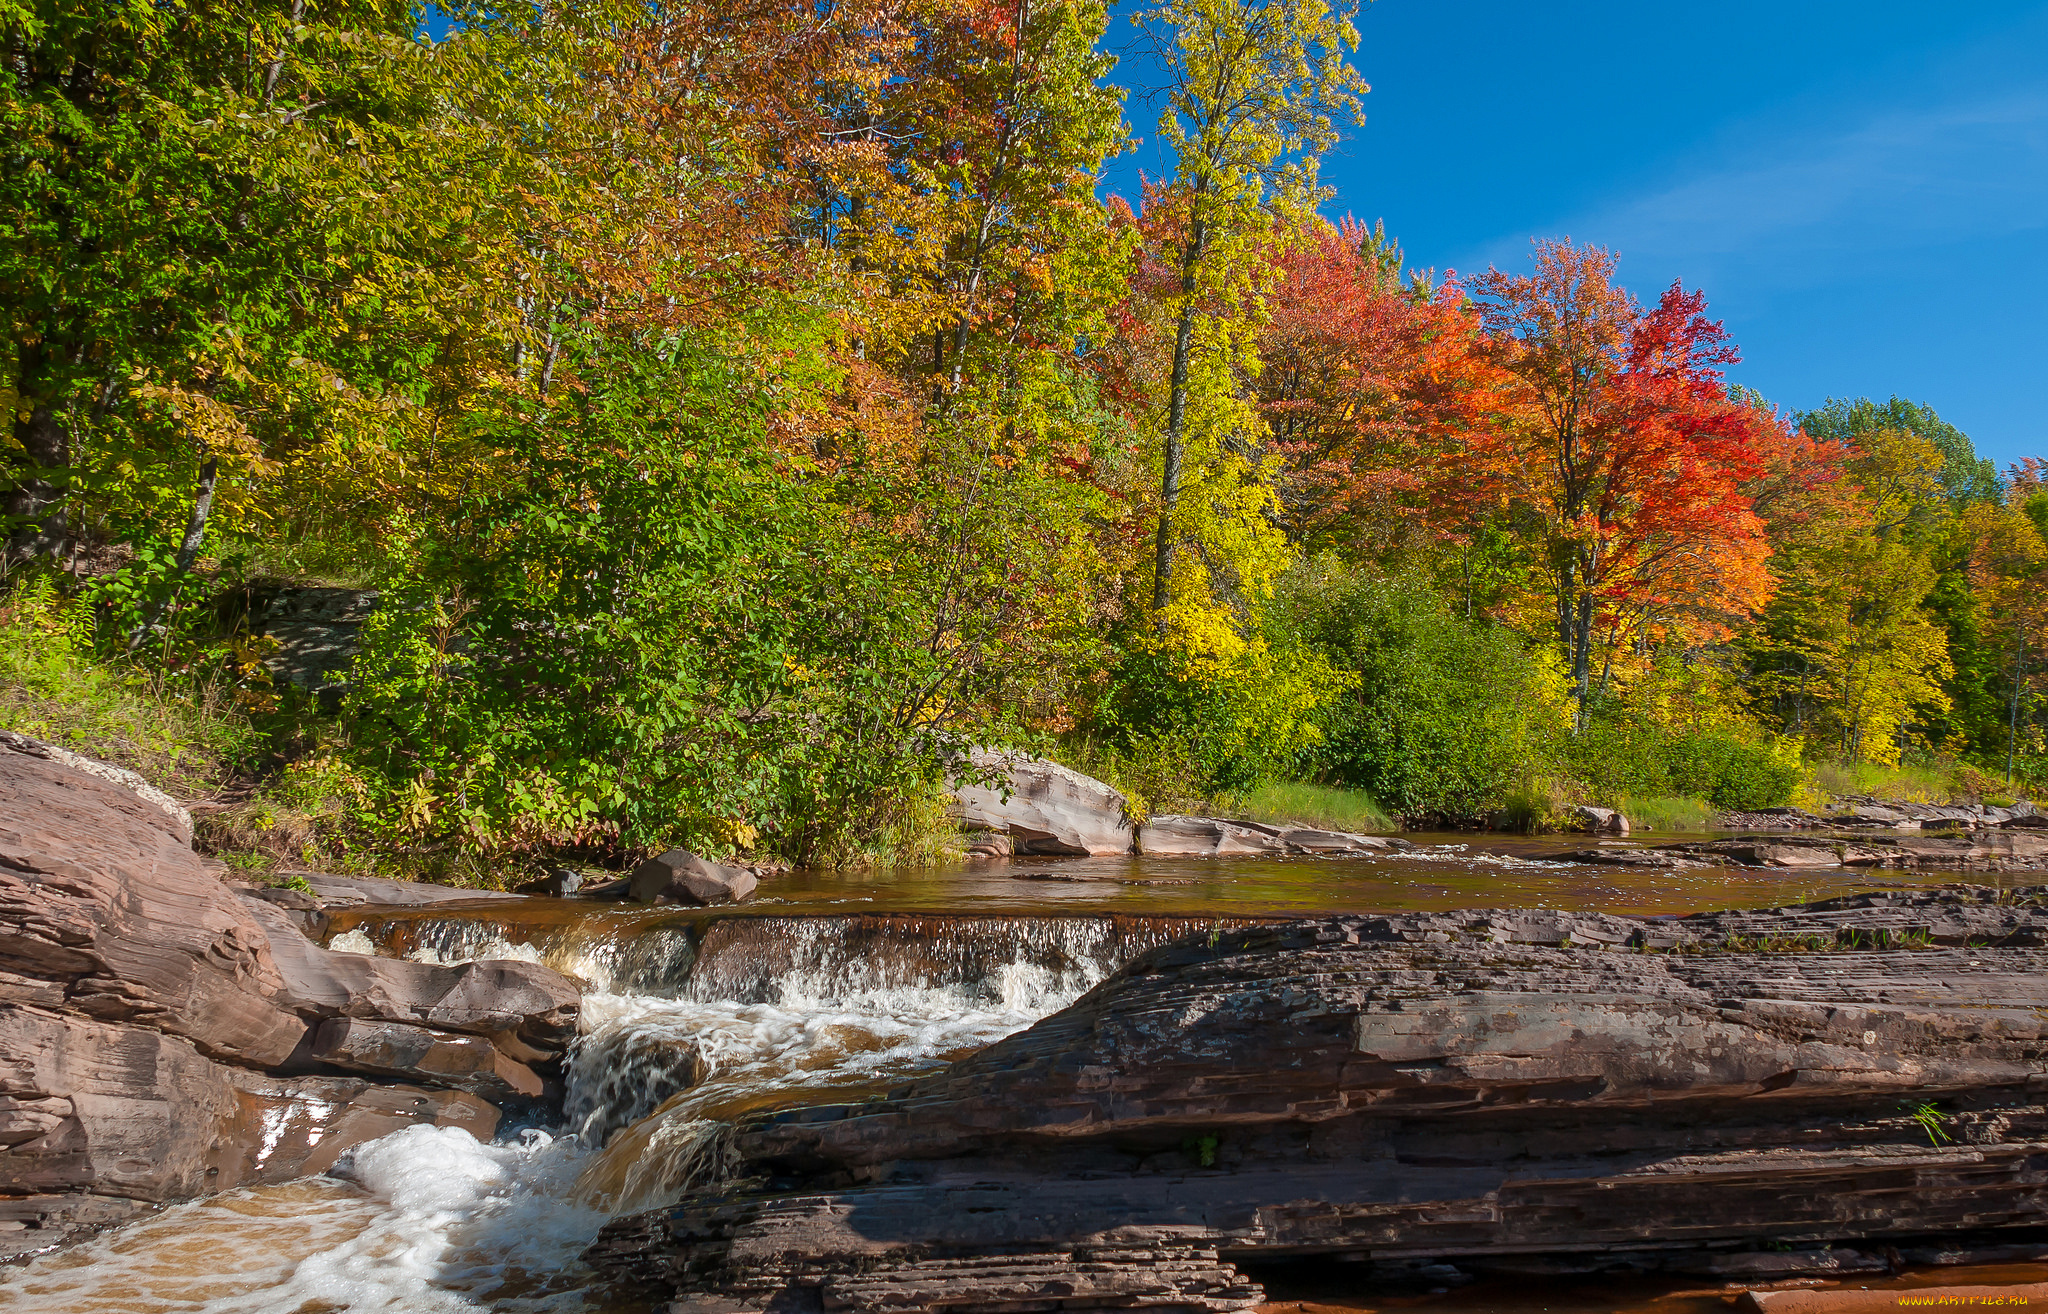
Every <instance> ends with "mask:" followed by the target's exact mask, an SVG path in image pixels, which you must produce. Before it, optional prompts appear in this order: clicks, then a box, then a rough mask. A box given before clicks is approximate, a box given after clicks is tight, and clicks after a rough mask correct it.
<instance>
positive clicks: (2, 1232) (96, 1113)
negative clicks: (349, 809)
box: [0, 740, 581, 1258]
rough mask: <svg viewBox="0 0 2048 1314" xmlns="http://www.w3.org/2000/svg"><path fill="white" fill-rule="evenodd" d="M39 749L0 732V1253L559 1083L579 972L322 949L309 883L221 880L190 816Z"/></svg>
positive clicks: (298, 1168)
mask: <svg viewBox="0 0 2048 1314" xmlns="http://www.w3.org/2000/svg"><path fill="white" fill-rule="evenodd" d="M45 747H46V746H38V745H34V744H32V743H31V744H30V745H28V746H26V747H24V746H22V745H20V744H18V743H16V742H14V741H13V740H9V741H8V742H6V743H0V1258H5V1257H7V1256H11V1255H19V1254H29V1253H34V1252H37V1251H41V1250H46V1249H49V1248H50V1247H52V1246H54V1245H57V1244H60V1243H62V1242H63V1241H65V1240H67V1239H69V1238H71V1237H72V1236H74V1235H76V1234H77V1233H79V1232H81V1231H83V1230H89V1229H92V1228H96V1227H99V1226H103V1225H105V1224H108V1223H112V1222H118V1221H121V1220H123V1219H126V1218H130V1217H133V1216H135V1215H136V1214H139V1213H141V1212H143V1211H145V1210H147V1209H149V1208H150V1207H152V1206H154V1205H157V1204H161V1203H165V1202H167V1201H172V1200H182V1199H190V1198H193V1197H195V1196H202V1195H210V1194H213V1193H215V1192H217V1191H224V1190H228V1189H231V1188H233V1187H236V1186H243V1185H252V1184H257V1183H264V1182H277V1181H285V1180H288V1179H290V1178H293V1177H299V1176H303V1175H306V1174H310V1173H318V1172H322V1171H324V1170H326V1169H327V1168H329V1167H331V1166H333V1165H334V1163H335V1162H336V1160H337V1158H338V1157H339V1156H340V1154H341V1153H342V1152H343V1151H345V1150H347V1149H348V1148H350V1147H351V1146H354V1145H359V1144H361V1143H363V1142H365V1141H369V1140H373V1139H375V1138H377V1137H379V1136H383V1135H386V1134H388V1133H390V1132H393V1131H396V1130H399V1129H400V1128H402V1127H405V1126H409V1125H413V1124H416V1123H421V1122H426V1123H433V1124H436V1125H441V1126H458V1127H462V1128H464V1129H465V1130H468V1131H470V1132H471V1133H473V1134H474V1135H476V1136H478V1137H479V1138H481V1139H488V1138H489V1137H490V1135H491V1133H492V1131H493V1129H494V1128H495V1127H496V1126H497V1123H498V1118H499V1108H498V1107H497V1106H498V1105H500V1104H502V1105H504V1106H506V1107H516V1108H521V1109H527V1108H540V1107H545V1106H546V1105H547V1104H548V1103H549V1102H551V1101H558V1100H559V1097H560V1093H559V1089H557V1087H558V1085H559V1083H558V1081H557V1075H558V1071H559V1065H560V1060H561V1057H562V1054H563V1052H564V1050H565V1049H566V1048H567V1046H568V1044H569V1042H570V1040H572V1039H573V1038H574V1036H575V1034H576V1023H577V1016H578V1011H579V1008H580V1000H581V991H580V989H579V988H578V987H577V986H576V985H575V983H573V982H571V981H570V980H568V979H567V978H566V977H563V976H561V975H559V974H557V973H555V972H552V971H549V970H548V969H547V968H544V967H540V966H537V965H535V964H532V963H523V962H481V963H466V964H463V965H461V966H456V967H441V966H436V965H432V964H427V963H415V962H406V961H401V960H394V959H385V958H372V957H369V956H366V955H361V954H348V953H334V952H330V951H328V950H327V949H324V948H322V947H321V946H320V945H318V944H316V943H314V942H313V941H312V940H310V939H308V938H307V935H306V933H305V928H306V924H307V921H308V919H309V918H317V917H318V916H320V915H322V913H323V909H322V908H321V907H320V905H319V904H318V903H317V902H316V901H313V900H310V899H309V900H306V902H309V903H313V904H314V906H313V907H312V908H311V909H294V908H290V907H285V906H280V905H279V904H278V903H276V902H273V901H271V899H269V898H264V897H258V892H256V891H253V890H237V889H235V888H233V887H232V886H230V885H228V884H226V883H224V882H223V881H222V880H221V879H220V877H219V875H218V874H216V872H215V871H214V870H212V869H211V868H209V866H208V864H207V862H206V861H205V860H204V859H202V858H201V857H200V856H199V855H198V854H196V853H194V852H193V851H192V848H191V844H190V835H191V830H190V825H189V822H188V821H184V819H183V818H182V817H180V816H177V815H173V814H172V813H171V812H169V811H167V810H166V809H165V808H164V807H163V806H162V804H161V802H160V801H159V800H158V799H155V798H152V797H148V796H146V795H145V794H143V793H139V792H138V791H137V790H135V789H134V788H133V787H132V784H131V783H128V782H124V781H123V780H121V779H120V778H119V777H118V776H115V775H110V774H108V773H107V772H106V771H93V770H88V769H84V768H81V767H80V766H78V765H75V764H72V763H70V762H69V761H68V760H67V758H66V756H65V755H61V754H57V753H51V752H47V751H39V749H41V748H45ZM216 866H217V864H216ZM376 884H378V885H392V884H396V883H395V882H378V883H376ZM263 893H264V894H272V893H274V892H270V891H265V892H263ZM422 897H424V896H422Z"/></svg>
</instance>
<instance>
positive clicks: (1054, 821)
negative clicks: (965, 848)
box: [953, 748, 1132, 857]
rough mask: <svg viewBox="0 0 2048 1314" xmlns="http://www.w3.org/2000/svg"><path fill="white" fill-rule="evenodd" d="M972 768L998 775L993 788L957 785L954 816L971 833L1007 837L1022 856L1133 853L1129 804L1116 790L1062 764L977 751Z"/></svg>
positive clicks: (999, 751)
mask: <svg viewBox="0 0 2048 1314" xmlns="http://www.w3.org/2000/svg"><path fill="white" fill-rule="evenodd" d="M969 760H970V761H971V763H972V765H973V766H974V767H975V768H976V769H978V770H980V771H983V772H989V773H994V774H998V775H1000V776H1001V777H1002V779H1001V781H1000V782H999V783H997V784H993V785H981V784H969V783H961V782H956V783H955V784H954V786H953V802H954V807H953V815H954V817H955V818H956V819H957V820H958V821H959V822H960V824H961V825H962V826H963V827H965V828H967V829H969V830H991V831H1000V832H1004V833H1007V834H1008V835H1009V836H1010V837H1011V839H1012V840H1013V841H1014V842H1015V844H1016V851H1017V852H1018V853H1032V854H1066V855H1072V856H1077V857H1078V856H1089V855H1094V856H1098V857H1100V856H1107V855H1113V854H1120V853H1129V852H1130V851H1131V838H1132V834H1131V823H1130V822H1129V821H1127V820H1126V819H1125V816H1124V810H1125V807H1126V800H1125V798H1124V796H1123V795H1122V794H1120V793H1118V792H1117V791H1116V790H1114V789H1112V788H1110V787H1109V786H1108V785H1105V784H1103V783H1102V782H1101V781H1100V780H1096V779H1094V778H1093V777H1090V776H1084V775H1082V774H1081V773H1080V772H1078V771H1073V770H1070V769H1068V768H1066V767H1063V766H1061V765H1060V764H1059V763H1057V762H1048V761H1046V760H1045V759H1043V758H1037V757H1032V756H1031V755H1030V754H1028V753H1017V752H1011V751H1008V750H1003V749H993V748H977V749H975V750H974V751H973V753H972V754H970V758H969Z"/></svg>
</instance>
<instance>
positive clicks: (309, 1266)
mask: <svg viewBox="0 0 2048 1314" xmlns="http://www.w3.org/2000/svg"><path fill="white" fill-rule="evenodd" d="M838 934H840V932H838V931H835V930H834V929H833V928H832V927H830V926H829V925H826V924H823V923H816V924H804V923H798V924H795V925H794V926H793V927H792V928H791V932H790V934H789V936H787V937H785V938H780V939H778V940H777V941H776V943H777V945H778V947H780V948H782V949H784V950H785V951H786V952H785V954H784V955H783V958H782V960H781V961H780V962H779V963H778V964H777V965H776V967H774V968H773V969H772V970H767V969H764V970H761V971H750V970H747V967H746V964H745V963H741V964H739V965H737V966H730V967H729V970H727V971H724V972H710V973H707V974H706V975H707V976H709V977H711V978H713V980H711V981H707V982H697V981H694V980H693V979H692V976H693V975H694V974H693V973H691V971H690V967H691V962H692V951H691V946H690V944H689V942H688V940H687V937H686V936H683V935H682V933H680V932H676V933H664V932H659V931H657V932H652V933H649V934H647V935H643V936H642V937H640V939H641V940H642V941H643V943H626V944H621V943H618V942H616V941H609V942H608V941H602V940H596V939H593V940H590V941H587V942H578V941H576V940H574V939H573V938H572V939H571V940H570V941H569V942H566V943H563V944H560V945H551V946H548V947H546V948H545V949H537V948H535V947H534V946H531V945H529V944H526V943H519V942H512V941H508V940H506V939H505V938H504V937H503V935H501V934H497V933H494V932H491V931H488V930H486V929H482V928H479V929H477V930H476V931H474V932H465V933H463V934H461V935H444V936H441V937H439V938H438V939H437V940H436V942H435V943H434V944H432V945H430V946H423V947H422V948H420V949H418V950H416V951H415V953H414V955H413V956H414V957H416V958H418V959H420V960H422V961H431V962H460V961H467V960H468V959H469V958H480V957H494V958H510V957H516V958H521V959H524V960H526V961H536V960H538V961H545V962H547V963H548V964H549V965H551V966H554V967H557V968H560V969H561V970H564V971H568V972H570V973H572V974H574V975H577V976H579V977H582V978H583V979H585V980H586V981H588V982H589V983H590V984H591V986H592V987H593V990H592V993H590V994H588V995H586V996H585V999H584V1005H583V1015H582V1018H583V1020H582V1026H583V1034H582V1035H581V1036H580V1037H579V1039H578V1040H577V1042H576V1044H575V1046H574V1048H573V1049H572V1051H571V1053H570V1055H569V1060H568V1062H567V1064H566V1076H567V1078H568V1082H567V1084H568V1091H569V1095H568V1099H567V1101H566V1113H567V1125H566V1127H564V1128H563V1129H561V1130H560V1133H559V1134H557V1135H553V1136H550V1135H547V1134H545V1133H541V1132H535V1131H529V1132H526V1133H524V1134H523V1135H522V1136H521V1137H519V1138H518V1139H516V1140H514V1141H511V1142H508V1143H502V1144H496V1145H480V1144H478V1143H477V1142H476V1141H475V1140H474V1139H473V1138H472V1137H470V1136H469V1134H468V1133H466V1132H463V1131H459V1130H455V1129H447V1128H432V1127H414V1128H408V1129H407V1130H405V1131H401V1132H398V1133H395V1134H393V1135H391V1136H387V1137H385V1138H383V1139H382V1140H378V1141H374V1142H371V1143H370V1144H368V1145H365V1146H362V1147H360V1148H358V1149H357V1150H356V1151H355V1152H354V1153H353V1154H352V1155H350V1156H348V1157H347V1158H345V1159H344V1161H343V1163H342V1165H341V1166H340V1167H338V1168H337V1170H336V1174H335V1175H334V1176H332V1177H322V1178H313V1179H308V1180H303V1181H298V1182H292V1183H288V1184H285V1185H280V1186H270V1187H257V1188H250V1189H245V1190H240V1191H234V1192H230V1193H227V1194H225V1195H221V1196H216V1197H213V1198H211V1199H208V1200H202V1201H196V1202H193V1203H190V1204H184V1205H178V1206H175V1207H172V1208H170V1209H167V1210H165V1211H163V1212H161V1213H158V1214H155V1215H153V1216H151V1217H149V1218H147V1219H144V1220H142V1221H140V1222H137V1223H133V1224H130V1225H128V1226H126V1227H123V1228H120V1229H117V1230H115V1231H112V1232H109V1233H107V1234H105V1235H103V1236H101V1237H99V1238H97V1239H95V1240H93V1241H91V1242H88V1243H87V1244H85V1245H83V1246H80V1247H78V1248H75V1249H72V1250H69V1251H66V1252H64V1253H61V1254H57V1255H51V1256H45V1257H43V1258H41V1259H38V1260H35V1261H33V1262H32V1263H30V1264H29V1265H28V1266H26V1267H25V1268H21V1269H15V1270H0V1308H5V1309H7V1310H9V1311H15V1310H19V1311H22V1312H23V1314H88V1312H90V1314H107V1312H112V1311H120V1312H121V1314H128V1312H130V1311H132V1312H133V1314H172V1312H174V1311H175V1312H177V1314H184V1312H186V1311H196V1312H199V1314H344V1312H345V1311H346V1312H349V1314H354V1312H357V1311H362V1312H368V1311H390V1312H392V1314H453V1312H457V1311H461V1312H468V1311H477V1310H491V1311H500V1312H502V1314H526V1312H528V1311H532V1312H533V1314H556V1312H563V1314H566V1312H568V1311H581V1312H585V1314H589V1312H591V1311H597V1310H600V1309H602V1308H603V1307H602V1306H601V1305H600V1304H599V1303H597V1300H598V1298H597V1297H595V1296H594V1295H592V1294H591V1293H589V1292H587V1291H586V1290H585V1289H584V1283H585V1281H586V1278H587V1274H586V1273H585V1272H584V1270H583V1269H582V1268H581V1266H580V1263H579V1261H578V1258H577V1256H578V1255H579V1254H580V1252H581V1251H582V1250H583V1248H584V1247H585V1246H587V1245H588V1244H589V1243H590V1241H591V1240H592V1239H593V1238H594V1237H595V1236H596V1234H597V1231H598V1229H599V1227H601V1226H602V1225H603V1223H604V1220H605V1219H606V1218H608V1217H610V1216H612V1215H613V1214H616V1213H623V1212H631V1211H633V1210H637V1209H643V1208H649V1207H653V1206H655V1205H658V1204H662V1203H666V1202H668V1201H671V1200H673V1199H675V1198H676V1197H677V1196H678V1195H679V1194H680V1193H681V1192H683V1191H684V1190H686V1189H689V1188H690V1187H692V1186H696V1185H701V1184H702V1183H704V1182H705V1181H707V1180H711V1179H714V1178H716V1176H717V1175H718V1174H719V1172H720V1170H721V1168H722V1166H723V1159H722V1153H723V1150H724V1139H723V1132H724V1130H725V1128H726V1127H727V1126H728V1125H729V1120H730V1119H733V1118H736V1117H739V1116H741V1115H743V1114H746V1113H749V1112H753V1111H757V1110H760V1109H763V1108H770V1107H777V1106H783V1105H791V1104H801V1103H819V1102H827V1101H830V1100H832V1099H835V1098H847V1097H852V1096H854V1095H855V1094H856V1093H864V1092H865V1091H867V1090H872V1089H875V1088H878V1087H880V1086H884V1085H888V1084H893V1083H895V1082H898V1081H901V1080H903V1079H905V1078H908V1077H911V1076H914V1075H916V1074H918V1073H922V1072H927V1071H930V1070H933V1069H935V1068H936V1067H938V1066H940V1065H942V1064H943V1063H945V1062H947V1061H949V1060H951V1059H954V1058H958V1057H961V1056H963V1055H965V1054H969V1053H972V1052H974V1051H975V1050H977V1049H980V1048H982V1047H984V1046H986V1045H988V1044H990V1043H992V1042H994V1041H996V1040H998V1039H1001V1038H1002V1037H1003V1036H1006V1035H1009V1034H1010V1033H1012V1032H1014V1031H1017V1030H1019V1029H1021V1028H1023V1027H1026V1026H1029V1025H1030V1024H1031V1023H1032V1022H1034V1021H1036V1020H1038V1019H1039V1018H1041V1017H1044V1016H1046V1015H1047V1014H1048V1013H1051V1012H1053V1011H1055V1010H1057V1009H1059V1008H1061V1007H1063V1006H1065V1005H1066V1004H1067V1003H1069V1002H1071V1001H1072V1000H1073V999H1075V998H1077V997H1078V996H1079V995H1080V994H1081V993H1082V992H1083V991H1084V990H1086V989H1087V988H1088V987H1089V986H1091V985H1093V984H1094V983H1095V982H1096V981H1099V980H1100V979H1101V978H1102V977H1103V976H1105V975H1106V974H1107V972H1108V971H1109V970H1110V968H1111V967H1112V966H1113V965H1114V964H1112V963H1110V962H1108V961H1107V958H1108V957H1109V951H1110V945H1109V933H1108V930H1107V928H1106V927H1105V926H1104V925H1102V924H1101V923H1099V922H1082V923H1070V924H1067V925H1065V926H1062V927H1060V928H1059V929H1058V930H1057V931H1047V930H1044V929H1040V930H1039V931H1036V932H1032V933H1029V934H1024V935H1011V936H1008V937H1004V938H1003V939H1001V940H998V939H991V938H990V937H989V935H988V933H987V932H986V931H985V930H984V931H983V932H982V933H981V938H980V939H978V940H975V941H974V942H973V943H971V944H966V943H963V944H961V945H943V944H942V945H939V946H938V949H939V951H940V952H937V953H936V954H935V953H934V952H932V950H933V946H932V945H931V944H929V943H925V944H922V945H920V946H919V950H920V952H919V953H916V954H910V955H907V956H905V957H904V958H902V959H900V960H897V961H890V962H885V961H882V960H881V959H879V958H876V957H874V956H871V955H862V954H858V953H851V954H850V953H849V952H847V950H846V947H845V946H844V945H839V944H835V942H834V936H835V935H838ZM664 937H666V938H664ZM337 947H339V946H337ZM347 947H349V948H356V949H358V950H359V951H360V950H361V949H368V948H373V947H374V946H372V945H371V944H370V943H369V940H368V937H367V936H364V937H362V943H361V945H360V946H358V945H356V944H354V943H351V944H350V945H349V946H347ZM742 957H744V956H742ZM935 963H936V964H937V966H934V964H935ZM920 973H922V974H923V977H924V979H919V978H920ZM933 978H942V979H933ZM622 980H630V981H633V982H634V983H635V984H636V985H640V986H642V987H644V988H647V989H651V990H656V991H659V992H660V993H634V992H632V991H630V990H620V989H613V988H610V987H615V986H617V985H618V984H619V983H620V982H621V981H622ZM720 989H723V990H725V991H727V993H726V994H724V995H720V994H718V993H716V992H717V991H718V990H720ZM741 996H744V997H741ZM690 1083H694V1084H690ZM607 1140H608V1141H609V1144H606V1141H607Z"/></svg>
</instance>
